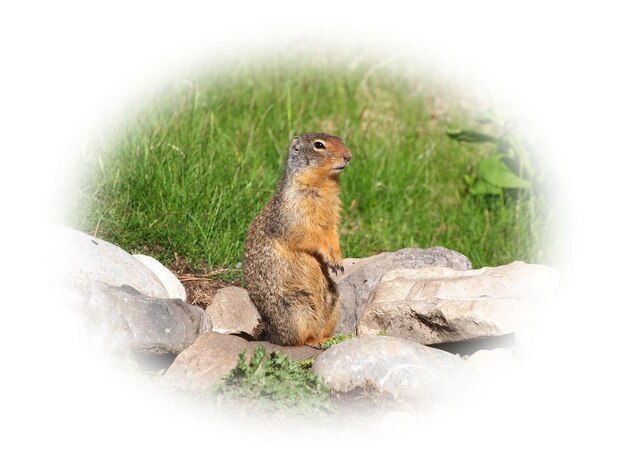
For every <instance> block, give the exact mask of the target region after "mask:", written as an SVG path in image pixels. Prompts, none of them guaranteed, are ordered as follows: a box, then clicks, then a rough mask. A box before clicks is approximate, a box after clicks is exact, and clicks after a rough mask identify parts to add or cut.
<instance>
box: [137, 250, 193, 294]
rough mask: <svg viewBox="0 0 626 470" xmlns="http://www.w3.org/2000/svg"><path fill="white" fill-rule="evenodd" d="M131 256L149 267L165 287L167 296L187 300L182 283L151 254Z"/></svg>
mask: <svg viewBox="0 0 626 470" xmlns="http://www.w3.org/2000/svg"><path fill="white" fill-rule="evenodd" d="M133 256H134V257H135V258H136V259H138V260H139V261H141V263H142V264H143V265H145V266H146V267H147V268H148V269H150V270H151V271H152V272H153V273H154V274H155V276H156V277H157V278H158V279H159V281H161V284H163V287H165V290H166V291H167V297H169V298H170V299H181V300H183V301H185V302H186V301H187V291H186V290H185V287H184V286H183V283H182V282H180V281H179V280H178V278H177V277H176V276H175V275H174V273H173V272H172V271H170V270H169V269H167V268H166V267H165V266H163V265H162V264H161V263H160V262H159V261H158V260H156V259H154V258H153V257H152V256H146V255H141V254H137V255H133Z"/></svg>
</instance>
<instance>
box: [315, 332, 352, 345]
mask: <svg viewBox="0 0 626 470" xmlns="http://www.w3.org/2000/svg"><path fill="white" fill-rule="evenodd" d="M354 336H355V335H354V333H348V334H347V335H335V336H333V337H332V338H328V339H327V340H326V341H324V342H323V343H322V349H328V348H330V347H331V346H334V345H335V344H339V343H341V342H342V341H345V340H347V339H352V338H354Z"/></svg>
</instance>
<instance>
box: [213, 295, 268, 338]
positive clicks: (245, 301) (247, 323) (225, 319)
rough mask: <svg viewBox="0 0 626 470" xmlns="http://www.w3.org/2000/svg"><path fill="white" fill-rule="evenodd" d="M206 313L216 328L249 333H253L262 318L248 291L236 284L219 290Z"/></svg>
mask: <svg viewBox="0 0 626 470" xmlns="http://www.w3.org/2000/svg"><path fill="white" fill-rule="evenodd" d="M206 313H207V315H208V316H210V317H211V319H212V321H213V328H214V329H217V328H220V329H225V330H238V331H245V332H246V333H248V334H252V330H253V329H254V327H255V326H257V324H258V323H259V320H260V319H261V317H260V316H259V313H258V312H257V309H256V307H255V306H254V304H253V303H252V301H251V300H250V296H249V295H248V291H247V290H245V289H242V288H241V287H236V286H229V287H224V288H222V289H220V290H218V291H217V292H216V294H215V297H214V298H213V302H212V303H211V305H209V306H208V307H207V308H206Z"/></svg>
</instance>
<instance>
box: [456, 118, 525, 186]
mask: <svg viewBox="0 0 626 470" xmlns="http://www.w3.org/2000/svg"><path fill="white" fill-rule="evenodd" d="M476 121H477V122H479V123H481V124H483V125H486V124H491V125H493V127H494V129H495V131H494V132H493V133H486V132H483V131H480V130H476V129H462V130H454V131H453V130H448V131H446V134H447V135H448V137H450V138H451V139H453V140H456V141H457V142H467V143H471V144H492V145H495V149H494V154H493V155H491V156H489V157H487V158H483V159H482V160H480V161H479V162H478V164H477V165H476V166H474V167H473V168H472V170H471V172H470V174H468V175H465V176H464V178H465V182H466V183H467V185H468V186H469V192H470V194H472V195H474V196H485V195H495V196H500V197H503V196H504V192H505V190H511V189H518V190H524V189H529V188H530V187H531V182H530V180H529V179H527V178H529V177H531V176H532V173H533V169H532V166H531V164H530V161H529V158H528V155H527V153H526V150H525V149H524V146H523V145H522V144H521V142H520V141H519V139H517V138H516V137H515V136H514V135H513V134H512V132H511V129H510V126H508V125H501V124H497V123H496V122H495V121H496V120H495V118H493V117H490V116H484V117H482V118H480V119H477V120H476Z"/></svg>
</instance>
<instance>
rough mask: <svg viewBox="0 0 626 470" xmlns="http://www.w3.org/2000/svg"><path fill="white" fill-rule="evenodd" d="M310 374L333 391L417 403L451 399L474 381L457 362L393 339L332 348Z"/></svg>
mask: <svg viewBox="0 0 626 470" xmlns="http://www.w3.org/2000/svg"><path fill="white" fill-rule="evenodd" d="M313 372H314V373H315V374H318V375H319V376H321V377H322V378H323V379H324V381H325V382H326V384H327V385H328V386H329V387H330V389H331V390H333V391H335V392H340V393H348V392H350V391H352V390H355V389H358V388H361V389H365V390H370V391H375V392H378V393H382V394H387V395H389V396H391V397H393V399H395V400H402V401H406V402H411V403H416V404H436V403H441V402H445V401H447V400H451V399H453V398H454V397H455V392H457V391H464V390H467V387H469V386H470V385H472V384H473V382H474V380H475V374H474V372H473V371H472V369H471V368H470V367H469V366H468V365H467V364H465V362H464V361H463V360H462V359H460V358H459V357H457V356H455V355H453V354H449V353H447V352H444V351H440V350H438V349H435V348H430V347H428V346H423V345H421V344H418V343H416V342H414V341H410V340H406V339H402V338H394V337H391V336H363V337H358V338H354V339H350V340H347V341H344V342H342V343H339V344H337V345H335V346H332V347H331V348H330V349H327V350H326V351H324V352H323V353H322V354H321V355H320V356H318V358H317V359H316V360H315V363H314V364H313Z"/></svg>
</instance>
